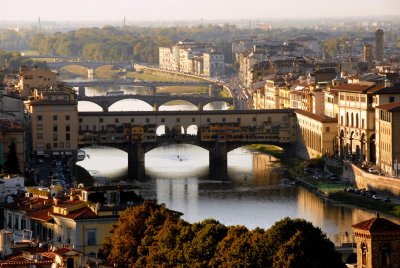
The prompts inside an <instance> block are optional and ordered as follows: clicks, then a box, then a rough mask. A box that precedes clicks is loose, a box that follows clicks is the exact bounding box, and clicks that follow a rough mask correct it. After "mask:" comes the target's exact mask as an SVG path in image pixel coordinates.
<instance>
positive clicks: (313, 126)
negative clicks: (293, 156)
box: [296, 110, 337, 159]
mask: <svg viewBox="0 0 400 268" xmlns="http://www.w3.org/2000/svg"><path fill="white" fill-rule="evenodd" d="M296 116H297V123H298V127H297V131H298V133H297V153H298V154H299V155H300V156H301V157H303V158H306V159H310V158H316V157H318V156H323V155H332V154H334V153H335V139H336V133H337V119H336V118H330V117H326V116H321V115H316V114H313V113H310V112H307V111H303V110H296Z"/></svg>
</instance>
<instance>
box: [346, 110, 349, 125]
mask: <svg viewBox="0 0 400 268" xmlns="http://www.w3.org/2000/svg"><path fill="white" fill-rule="evenodd" d="M346 126H347V127H348V126H349V112H347V113H346Z"/></svg>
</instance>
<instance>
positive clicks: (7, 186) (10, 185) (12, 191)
mask: <svg viewBox="0 0 400 268" xmlns="http://www.w3.org/2000/svg"><path fill="white" fill-rule="evenodd" d="M24 190H25V178H24V177H21V176H10V175H8V176H6V177H3V178H0V202H1V203H5V202H7V199H8V198H9V196H11V195H16V194H18V192H19V191H24Z"/></svg>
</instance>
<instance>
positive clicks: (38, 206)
mask: <svg viewBox="0 0 400 268" xmlns="http://www.w3.org/2000/svg"><path fill="white" fill-rule="evenodd" d="M142 202H143V199H142V198H141V197H140V196H139V189H138V188H137V187H135V186H129V185H123V186H121V185H113V186H93V187H87V188H78V189H72V191H71V195H70V196H69V199H66V198H65V197H57V198H52V196H51V194H50V191H46V190H41V189H35V190H28V193H27V194H26V196H25V197H19V198H16V199H15V200H14V201H13V202H11V203H8V204H6V205H5V206H4V218H5V222H4V224H5V229H7V230H9V231H12V232H13V240H14V242H15V241H17V240H16V239H20V238H21V237H23V235H24V234H25V233H26V230H28V233H29V234H30V235H31V237H32V238H34V239H36V240H37V241H38V242H51V244H52V245H54V246H55V247H57V248H60V247H64V246H65V245H68V246H74V248H75V249H76V250H79V251H80V252H82V253H83V254H85V255H88V254H91V255H95V254H96V253H97V252H98V250H99V248H100V246H101V243H102V241H103V239H104V238H105V237H106V236H108V235H109V229H110V227H111V226H112V225H113V224H115V223H117V222H118V218H119V215H120V213H121V212H122V211H124V210H125V209H126V208H127V207H129V206H134V205H136V204H139V203H142Z"/></svg>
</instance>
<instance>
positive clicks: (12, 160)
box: [4, 142, 20, 174]
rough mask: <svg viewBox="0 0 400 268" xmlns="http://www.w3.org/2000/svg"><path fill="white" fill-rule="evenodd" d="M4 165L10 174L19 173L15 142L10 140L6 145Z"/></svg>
mask: <svg viewBox="0 0 400 268" xmlns="http://www.w3.org/2000/svg"><path fill="white" fill-rule="evenodd" d="M4 167H5V168H6V169H7V171H8V173H10V174H19V173H20V170H19V163H18V157H17V150H16V144H15V142H12V143H11V144H10V146H9V147H8V154H7V160H6V162H5V163H4Z"/></svg>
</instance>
